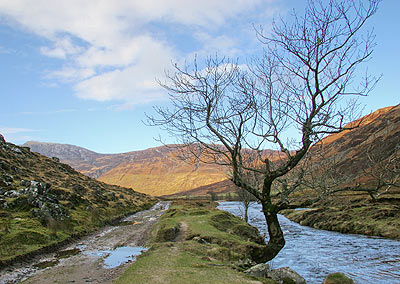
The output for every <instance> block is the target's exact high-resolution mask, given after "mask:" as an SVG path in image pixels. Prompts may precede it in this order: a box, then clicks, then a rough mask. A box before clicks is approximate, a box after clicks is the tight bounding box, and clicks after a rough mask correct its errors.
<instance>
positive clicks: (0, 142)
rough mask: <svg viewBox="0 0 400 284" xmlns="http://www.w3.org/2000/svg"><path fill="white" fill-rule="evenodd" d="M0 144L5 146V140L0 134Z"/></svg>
mask: <svg viewBox="0 0 400 284" xmlns="http://www.w3.org/2000/svg"><path fill="white" fill-rule="evenodd" d="M0 144H6V139H4V136H3V135H1V134H0Z"/></svg>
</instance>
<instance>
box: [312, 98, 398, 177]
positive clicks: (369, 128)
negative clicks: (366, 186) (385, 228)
mask: <svg viewBox="0 0 400 284" xmlns="http://www.w3.org/2000/svg"><path fill="white" fill-rule="evenodd" d="M358 124H359V125H360V127H357V128H355V129H352V130H347V131H343V132H342V133H339V134H332V135H329V136H328V137H326V138H325V139H323V140H322V141H321V143H322V145H323V149H322V153H319V155H320V156H321V157H324V159H329V158H332V157H334V158H335V161H336V162H335V163H336V164H335V166H336V167H337V168H338V169H339V172H340V173H343V174H347V175H350V176H352V177H353V178H356V177H357V179H360V177H362V176H364V175H365V172H366V171H368V169H370V168H371V167H372V168H374V167H377V165H376V164H377V163H385V161H386V162H387V159H388V157H389V156H391V155H393V154H394V153H395V152H396V151H397V152H398V151H399V147H400V105H397V106H393V107H386V108H382V109H379V110H377V111H375V112H373V113H371V114H369V115H366V116H364V117H362V118H360V119H359V120H357V121H355V122H353V123H351V124H350V125H358ZM311 153H313V149H311ZM371 158H373V159H372V161H371ZM375 170H379V169H375ZM361 181H362V179H361ZM364 181H367V180H364Z"/></svg>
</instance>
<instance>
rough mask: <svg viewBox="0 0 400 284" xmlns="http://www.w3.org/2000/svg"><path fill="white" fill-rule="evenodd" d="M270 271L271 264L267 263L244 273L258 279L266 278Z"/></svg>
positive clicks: (255, 266)
mask: <svg viewBox="0 0 400 284" xmlns="http://www.w3.org/2000/svg"><path fill="white" fill-rule="evenodd" d="M269 271H270V267H269V264H267V263H259V264H257V265H254V266H252V267H250V268H249V269H247V270H245V271H244V273H246V274H247V275H250V276H256V277H264V278H265V277H266V276H267V274H268V272H269Z"/></svg>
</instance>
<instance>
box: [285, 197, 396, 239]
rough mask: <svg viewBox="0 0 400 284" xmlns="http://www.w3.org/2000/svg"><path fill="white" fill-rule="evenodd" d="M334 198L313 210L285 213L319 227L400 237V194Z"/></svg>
mask: <svg viewBox="0 0 400 284" xmlns="http://www.w3.org/2000/svg"><path fill="white" fill-rule="evenodd" d="M333 198H334V199H333ZM333 198H332V199H330V200H327V201H326V202H325V203H319V204H316V205H315V206H316V208H313V209H311V210H300V211H293V210H288V211H284V212H282V213H283V214H284V215H285V216H287V217H288V218H289V219H291V220H292V221H295V222H298V223H300V224H301V225H305V226H311V227H314V228H316V229H324V230H331V231H338V232H341V233H351V234H363V235H370V236H379V237H386V238H392V239H400V218H399V217H400V198H398V197H396V198H382V199H380V200H378V202H371V201H370V200H368V199H366V198H341V199H340V198H339V197H333Z"/></svg>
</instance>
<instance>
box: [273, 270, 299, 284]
mask: <svg viewBox="0 0 400 284" xmlns="http://www.w3.org/2000/svg"><path fill="white" fill-rule="evenodd" d="M267 276H268V277H269V278H272V279H274V280H275V281H278V282H279V283H290V282H289V281H290V280H291V282H292V283H295V284H306V280H305V279H304V278H303V277H302V276H301V275H300V274H298V273H297V272H296V271H294V270H292V269H291V268H289V267H281V268H278V269H272V270H271V271H269V272H268V274H267Z"/></svg>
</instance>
